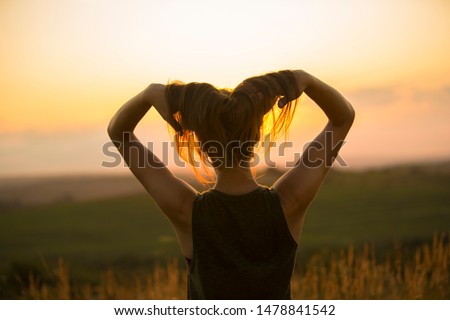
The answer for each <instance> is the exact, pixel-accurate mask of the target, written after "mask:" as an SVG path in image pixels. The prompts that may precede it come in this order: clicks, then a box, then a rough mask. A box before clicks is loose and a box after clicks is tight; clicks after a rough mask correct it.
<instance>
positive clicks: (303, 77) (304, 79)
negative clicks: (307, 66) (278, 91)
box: [278, 70, 312, 108]
mask: <svg viewBox="0 0 450 320" xmlns="http://www.w3.org/2000/svg"><path fill="white" fill-rule="evenodd" d="M292 73H293V74H294V76H295V78H296V80H297V85H298V95H297V96H295V97H286V96H285V97H282V98H281V99H280V100H278V107H279V108H283V107H284V106H285V105H286V104H287V103H288V102H289V101H293V100H296V99H298V98H299V97H300V96H301V95H302V93H303V91H305V89H306V87H307V86H308V85H309V83H310V82H311V78H312V76H311V75H310V74H309V73H307V72H305V71H303V70H292Z"/></svg>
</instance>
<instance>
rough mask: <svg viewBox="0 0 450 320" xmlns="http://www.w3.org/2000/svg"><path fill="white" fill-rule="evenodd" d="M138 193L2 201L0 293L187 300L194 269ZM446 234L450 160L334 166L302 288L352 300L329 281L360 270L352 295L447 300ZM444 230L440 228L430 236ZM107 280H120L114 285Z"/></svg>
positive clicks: (313, 228) (303, 259)
mask: <svg viewBox="0 0 450 320" xmlns="http://www.w3.org/2000/svg"><path fill="white" fill-rule="evenodd" d="M278 175H279V172H275V171H268V172H266V173H265V174H264V175H262V176H261V178H260V180H261V182H262V183H266V184H270V183H271V181H273V179H274V178H275V177H276V176H278ZM127 181H128V180H127ZM46 183H47V184H48V181H47V182H46ZM78 183H79V182H78ZM90 183H92V181H90ZM3 187H4V186H3ZM37 189H39V187H38V188H37ZM125 189H126V188H125ZM93 192H94V191H91V193H93ZM137 192H138V193H136V192H134V194H130V195H126V191H125V192H123V193H120V192H117V193H115V194H114V195H113V197H109V198H104V199H99V198H102V197H105V192H102V196H100V197H98V198H96V197H93V196H92V197H86V198H83V199H78V198H77V197H76V196H68V197H65V198H64V197H62V198H58V201H46V202H42V203H34V204H33V203H31V204H30V203H25V204H24V203H21V202H20V201H19V203H18V204H17V203H14V202H11V201H10V202H6V201H5V202H4V204H7V205H3V207H1V208H0V210H1V213H0V244H1V245H0V257H1V260H0V277H1V278H0V281H1V287H0V288H1V289H0V297H2V298H20V297H32V298H45V297H53V298H55V297H57V298H64V297H66V298H73V297H77V298H82V297H86V298H87V297H95V298H107V297H111V298H113V297H114V298H118V297H119V298H124V297H127V296H129V297H132V298H149V297H155V298H158V297H159V298H161V297H162V296H164V297H165V298H171V297H172V298H180V297H181V298H182V297H184V295H185V294H184V290H185V286H184V285H183V283H184V282H183V281H185V280H182V279H184V278H185V273H184V272H185V266H184V264H183V262H182V260H181V256H180V252H179V249H178V247H177V244H176V240H175V237H174V234H173V232H172V230H171V229H170V225H169V223H168V221H167V220H166V218H165V217H164V216H162V214H161V213H160V212H159V209H158V208H157V207H156V206H155V205H154V204H153V202H152V201H151V199H150V198H149V197H148V196H147V195H145V194H142V193H139V189H137ZM449 230H450V164H449V163H444V164H439V165H424V166H402V167H396V168H388V169H380V170H373V171H366V172H357V173H356V172H332V173H331V174H330V175H329V176H328V178H327V180H326V182H325V183H324V185H323V187H322V189H321V192H320V193H319V195H318V196H317V198H316V199H315V202H314V203H313V205H312V206H311V208H310V210H309V213H308V216H307V218H306V222H305V227H304V230H303V236H302V239H301V243H300V249H299V252H298V262H297V269H296V273H295V277H294V280H293V294H294V296H295V297H300V298H314V297H321V298H323V297H331V298H339V297H340V298H351V297H352V296H351V294H350V292H355V291H354V290H356V289H354V290H350V287H348V290H346V291H345V292H341V291H339V290H338V291H339V292H338V291H336V290H335V289H324V288H325V287H330V288H332V287H333V286H336V287H342V283H344V282H345V281H350V280H349V279H352V277H356V276H357V275H358V274H359V275H360V277H362V278H361V279H359V280H356V278H354V279H353V280H352V281H350V282H348V283H350V284H348V285H349V286H351V285H354V286H359V288H360V289H358V290H360V291H361V290H362V292H363V293H361V294H359V295H357V296H355V297H353V298H371V297H372V298H388V299H389V298H430V297H436V298H447V299H448V298H450V297H449V292H448V290H447V291H445V290H444V289H442V286H443V284H446V283H447V282H448V277H449V268H448V263H449V254H448V252H449V246H448V236H444V235H445V234H446V233H447V232H448V231H449ZM435 233H438V234H440V235H443V236H441V237H440V238H439V240H438V238H437V237H435V240H434V244H433V242H432V237H433V234H435ZM400 243H401V244H402V245H401V249H399V248H398V246H399V244H400ZM365 244H366V245H365ZM426 247H427V248H428V249H424V248H426ZM433 248H434V249H433ZM433 250H434V251H433ZM399 254H400V255H401V258H399ZM396 255H397V258H395V256H396ZM352 256H353V258H350V257H352ZM432 256H433V257H435V258H433V259H434V260H432V262H430V261H428V262H427V260H429V259H431V258H429V257H432ZM331 257H334V258H331ZM427 257H428V258H427ZM352 259H354V260H352ZM344 261H347V262H344ZM351 261H353V262H351ZM395 261H397V262H395ZM399 261H400V262H399ZM166 262H167V263H166ZM346 263H347V265H346ZM313 264H316V267H311V266H312V265H313ZM437 265H439V267H437ZM307 266H310V267H307ZM342 268H344V269H342ZM346 268H347V269H346ZM348 268H350V269H348ZM358 268H359V269H358ZM327 270H328V271H327ZM329 270H334V271H333V272H329ZM342 270H348V271H346V272H348V274H347V275H345V273H343V271H342ZM356 270H366V271H367V272H368V271H372V273H373V274H374V275H373V276H372V278H370V277H369V273H367V274H365V273H363V272H362V271H361V272H356ZM375 270H377V271H376V272H375ZM313 272H316V274H315V275H314V274H313ZM433 272H437V273H439V274H438V275H436V274H434V273H433ZM333 274H334V276H333ZM364 274H365V275H364ZM433 274H434V275H433ZM325 276H326V277H331V278H326V279H325V278H323V277H325ZM108 277H109V278H108ZM333 277H334V278H333ZM364 277H366V278H364ZM105 279H109V280H108V281H107V280H105ZM151 279H153V280H151ZM155 279H159V280H155ZM171 279H172V280H171ZM314 279H316V280H314ZM345 279H347V280H345ZM406 279H409V280H406ZM414 279H415V280H414ZM431 279H434V280H431ZM155 281H160V284H159V285H157V284H156V282H155ZM170 281H172V282H176V283H177V286H176V287H177V288H178V289H174V288H172V289H170V290H172V291H173V292H171V293H170V292H169V293H167V294H166V293H164V292H165V291H164V290H165V289H162V288H169V287H170V286H169V285H167V284H168V283H171V282H170ZM314 281H316V282H314ZM330 281H331V282H330ZM343 281H344V282H343ZM358 281H359V282H358ZM361 281H362V282H361ZM408 281H409V282H408ZM420 281H422V282H423V281H425V282H426V283H427V284H422V285H420ZM433 281H434V282H433ZM329 282H330V283H334V285H331V284H330V285H328V286H327V285H326V283H329ZM380 282H381V283H382V284H379V285H378V287H376V286H375V283H380ZM64 283H65V286H66V287H65V288H66V289H63V288H64ZM102 283H103V285H102ZM106 283H108V285H109V286H113V287H114V286H115V287H114V288H109V289H107V288H106V287H107V286H108V285H106ZM152 283H153V285H151V284H152ZM163 283H165V284H166V285H163ZM314 283H316V284H314ZM351 283H352V284H351ZM358 283H359V284H358ZM370 283H372V284H370ZM414 283H415V284H416V289H414V290H416V291H414V290H413V289H411V288H412V287H413V286H414ZM338 284H339V285H338ZM362 284H364V285H367V286H369V287H370V288H371V289H369V287H367V288H366V287H364V285H362ZM130 285H131V286H132V288H130ZM105 286H106V287H105ZM158 286H160V287H158ZM314 286H316V289H314ZM324 286H325V287H324ZM58 288H59V289H58ZM67 288H69V289H67ZM102 288H103V289H102ZM121 288H122V289H121ZM152 288H153V289H152ZM155 288H161V290H160V291H161V292H160V293H155ZM320 288H321V289H320ZM395 288H396V291H395V290H394V289H395ZM408 288H410V289H408ZM439 288H441V289H439ZM57 289H58V290H57ZM366 289H367V290H366ZM61 290H62V291H61ZM64 290H66V291H64ZM108 290H110V291H108ZM111 290H112V291H111ZM302 290H309V291H308V292H309V293H308V292H306V291H302ZM314 290H315V291H314ZM327 290H328V291H327ZM330 290H331V291H330ZM333 290H334V291H333ZM374 290H375V291H374ZM107 291H108V292H109V293H105V292H107ZM156 291H158V290H156ZM175 291H176V293H174V292H175ZM61 292H66V293H65V294H62V293H61ZM102 292H103V293H102ZM143 292H147V293H143ZM149 292H153V293H149ZM325 292H328V293H325ZM182 294H183V295H182ZM161 295H162V296H161Z"/></svg>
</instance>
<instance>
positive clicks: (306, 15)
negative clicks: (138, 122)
mask: <svg viewBox="0 0 450 320" xmlns="http://www.w3.org/2000/svg"><path fill="white" fill-rule="evenodd" d="M0 26H1V28H0V39H1V41H2V49H1V50H0V70H1V71H2V72H1V73H0V88H1V89H0V93H1V100H0V152H1V157H0V175H20V174H45V173H74V172H81V171H89V172H100V171H102V170H103V171H105V169H104V168H101V167H100V162H101V161H102V159H104V156H103V155H102V145H103V144H104V143H106V142H108V138H107V135H106V126H107V124H108V121H109V119H110V117H111V116H112V115H113V114H114V112H115V111H116V110H117V109H118V108H119V107H120V106H121V105H122V104H123V103H124V102H125V101H126V100H128V99H129V98H131V97H132V96H133V95H135V94H136V93H138V92H139V91H141V90H142V89H143V88H144V87H145V86H147V85H148V84H150V83H152V82H161V83H165V82H167V81H168V80H174V79H179V80H182V81H185V82H189V81H200V82H210V83H212V84H214V85H216V86H218V87H234V86H236V85H237V84H238V83H239V82H240V81H242V80H244V79H245V78H247V77H250V76H253V75H257V74H262V73H265V72H268V71H274V70H279V69H304V70H307V71H308V72H310V73H312V74H314V75H316V76H317V77H319V78H321V79H322V80H324V81H325V82H327V83H330V84H331V85H333V86H334V87H336V88H337V89H339V90H341V91H342V92H343V93H344V95H345V96H346V97H348V99H349V100H350V101H351V102H352V104H353V105H354V107H355V109H356V110H357V120H356V122H355V129H354V130H353V131H352V133H351V135H350V136H349V141H348V143H347V145H346V146H345V148H344V149H343V155H345V156H347V157H348V161H349V162H350V164H351V165H353V166H355V167H364V166H372V165H377V164H389V163H397V162H413V161H427V160H430V161H431V160H436V159H446V158H450V147H448V142H447V140H448V137H449V136H450V129H449V126H448V125H447V122H448V119H449V117H450V108H449V107H450V77H449V76H450V59H449V58H448V57H450V40H449V39H450V37H449V30H450V3H449V2H448V1H444V0H432V1H425V0H422V1H420V0H417V1H409V0H399V1H388V0H381V1H372V2H367V1H364V2H361V1H356V0H347V1H339V2H336V1H326V0H320V1H293V0H292V1H289V0H284V1H275V0H273V1H237V0H236V1H132V2H130V1H82V0H79V1H77V0H74V1H56V0H44V1H25V0H18V1H11V0H9V1H2V2H0ZM299 110H300V111H299V116H298V117H296V118H295V119H294V123H293V125H292V131H291V133H290V135H289V138H290V139H292V140H293V141H294V143H295V145H298V146H302V145H303V144H304V143H305V142H306V141H308V139H311V138H312V137H313V136H314V135H315V134H316V133H317V132H318V131H319V130H320V129H321V128H322V126H323V124H324V121H325V118H324V116H323V115H321V113H320V110H317V108H316V107H315V106H313V105H312V104H311V102H310V101H308V99H303V102H302V104H301V105H300V106H299ZM150 128H151V130H150ZM138 133H139V136H140V137H142V139H143V140H145V141H147V140H155V141H167V140H169V136H168V134H167V130H166V126H165V124H164V123H163V122H162V121H161V119H160V118H159V116H158V115H157V114H156V112H155V111H153V110H152V111H151V112H150V113H149V117H147V118H146V119H144V120H143V124H142V126H140V128H139V130H138ZM399 146H401V148H399ZM156 151H157V150H156ZM68 171H70V172H68ZM112 171H114V170H109V171H108V172H112ZM116 171H117V170H116ZM119 171H120V170H119Z"/></svg>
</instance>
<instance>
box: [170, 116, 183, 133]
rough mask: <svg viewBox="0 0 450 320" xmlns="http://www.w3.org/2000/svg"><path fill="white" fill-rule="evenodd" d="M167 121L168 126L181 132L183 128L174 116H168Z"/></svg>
mask: <svg viewBox="0 0 450 320" xmlns="http://www.w3.org/2000/svg"><path fill="white" fill-rule="evenodd" d="M167 123H169V124H170V126H171V127H172V128H173V129H174V130H175V131H176V132H177V133H179V132H182V131H183V128H182V127H181V125H180V124H179V123H178V122H177V121H176V120H175V118H174V117H170V118H169V119H167Z"/></svg>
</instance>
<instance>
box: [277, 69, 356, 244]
mask: <svg viewBox="0 0 450 320" xmlns="http://www.w3.org/2000/svg"><path fill="white" fill-rule="evenodd" d="M294 73H295V75H296V78H297V82H298V85H299V89H300V90H301V91H303V92H304V93H306V95H308V97H310V98H311V99H312V100H313V101H314V102H315V103H316V104H317V105H318V106H319V107H320V108H321V109H322V110H323V112H324V113H325V114H326V116H327V117H328V123H327V125H326V126H325V128H324V129H323V130H322V132H321V133H320V134H319V135H318V136H317V137H316V138H315V139H314V140H313V141H312V142H311V143H309V145H308V147H307V148H306V149H305V151H304V152H303V154H302V157H301V158H300V160H299V161H298V162H297V164H296V165H295V166H294V167H293V168H292V169H290V170H289V171H288V172H286V173H285V174H284V175H283V176H282V177H281V178H280V179H279V180H278V181H277V182H276V183H275V184H274V186H273V188H274V189H275V190H276V191H277V192H278V193H279V195H280V198H281V203H282V206H283V210H284V212H285V215H286V219H287V221H288V225H289V227H290V230H291V233H292V235H293V236H294V237H295V238H296V239H298V238H299V237H300V233H301V229H302V226H303V219H304V215H305V213H306V209H307V208H308V206H309V205H310V204H311V202H312V200H313V199H314V196H315V195H316V193H317V191H318V190H319V188H320V185H321V184H322V182H323V180H324V178H325V176H326V174H327V172H328V170H329V169H330V168H331V166H332V164H333V161H334V160H335V158H336V157H337V155H338V152H339V150H340V148H341V146H342V145H343V143H344V139H345V137H346V136H347V133H348V131H349V130H350V128H351V126H352V124H353V120H354V118H355V111H354V109H353V107H352V105H351V104H350V103H349V102H348V101H347V100H346V99H345V98H344V97H343V96H342V95H341V94H340V93H339V92H338V91H337V90H336V89H334V88H332V87H331V86H329V85H327V84H326V83H324V82H322V81H320V80H319V79H317V78H316V77H314V76H312V75H310V74H308V73H307V72H305V71H301V70H297V71H294ZM286 102H287V101H286V100H284V99H281V100H280V102H279V104H280V107H282V106H283V104H285V103H286Z"/></svg>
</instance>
